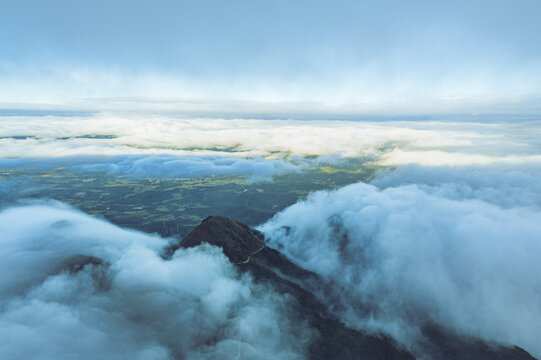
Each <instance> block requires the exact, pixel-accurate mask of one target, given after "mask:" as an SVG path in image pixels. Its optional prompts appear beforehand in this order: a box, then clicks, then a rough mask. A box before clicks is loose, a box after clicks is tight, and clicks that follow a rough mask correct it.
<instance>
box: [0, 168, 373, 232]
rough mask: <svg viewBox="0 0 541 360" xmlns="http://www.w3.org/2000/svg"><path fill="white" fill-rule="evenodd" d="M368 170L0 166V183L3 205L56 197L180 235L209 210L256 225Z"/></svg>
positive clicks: (126, 223) (122, 221)
mask: <svg viewBox="0 0 541 360" xmlns="http://www.w3.org/2000/svg"><path fill="white" fill-rule="evenodd" d="M375 170H376V168H375V167H373V166H371V165H370V163H367V162H365V161H363V160H361V159H352V160H349V161H347V162H344V163H341V165H340V166H329V165H325V166H321V167H315V168H311V169H307V170H304V171H302V172H299V173H288V174H282V175H277V176H275V177H274V178H273V180H272V181H268V182H257V183H247V182H245V180H244V179H245V176H241V175H225V176H206V177H199V178H184V179H181V178H130V177H119V176H117V175H110V174H107V173H104V172H89V171H83V170H77V169H70V168H55V169H49V170H39V169H35V168H18V169H10V170H0V184H2V183H3V184H4V186H3V189H4V193H3V199H2V206H6V205H9V204H13V203H16V202H18V201H20V200H21V199H36V198H39V199H55V200H59V201H62V202H65V203H68V204H70V205H72V206H74V207H76V208H78V209H81V210H82V211H84V212H86V213H89V214H93V215H96V216H100V217H104V218H106V219H108V220H109V221H111V222H113V223H115V224H118V225H120V226H123V227H130V228H134V229H138V230H142V231H145V232H151V233H152V232H156V233H159V234H160V235H162V236H181V237H182V236H184V235H185V234H187V233H188V232H189V231H190V230H191V229H192V228H193V227H194V226H196V225H197V224H199V222H200V221H201V220H202V219H203V218H205V217H206V216H208V215H211V214H214V215H225V216H228V217H231V218H234V219H237V220H240V221H242V222H244V223H247V224H249V225H257V224H259V223H262V222H264V221H265V220H267V219H269V218H270V217H271V216H273V215H274V214H275V213H276V212H277V211H280V210H282V209H283V208H285V207H287V206H289V205H291V204H293V203H295V202H296V201H297V200H299V199H303V198H305V197H306V196H307V195H308V194H309V193H310V192H313V191H316V190H323V189H334V188H338V187H342V186H344V185H347V184H351V183H354V182H358V181H365V182H366V181H369V180H370V179H371V177H373V175H374V172H375ZM6 189H8V190H6Z"/></svg>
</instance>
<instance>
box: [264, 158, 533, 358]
mask: <svg viewBox="0 0 541 360" xmlns="http://www.w3.org/2000/svg"><path fill="white" fill-rule="evenodd" d="M539 175H540V169H539V168H538V167H537V168H532V167H529V168H521V167H518V168H509V167H503V168H498V167H496V168H493V167H484V168H466V169H456V168H450V167H444V168H425V167H420V166H410V167H403V168H398V169H397V170H395V171H392V172H388V171H386V172H382V173H381V174H380V175H379V176H378V177H376V179H375V180H374V181H373V182H372V184H364V183H358V184H353V185H349V186H346V187H344V188H341V189H339V190H336V191H321V192H316V193H313V194H312V195H310V196H309V197H308V199H307V200H305V201H301V202H299V203H297V204H295V205H293V206H291V207H289V208H287V209H285V210H284V211H282V212H280V213H278V214H277V215H276V216H275V217H274V218H273V219H271V220H270V221H268V222H267V223H265V224H263V225H261V226H260V230H262V231H263V232H264V234H265V235H266V237H267V239H268V243H269V244H270V245H271V246H273V247H275V248H278V249H280V250H281V251H282V252H284V253H285V254H286V255H287V256H288V257H289V258H290V259H292V260H293V261H294V262H295V263H297V264H299V265H300V266H302V267H305V268H307V269H308V270H311V271H313V272H315V273H317V274H318V275H320V276H321V277H322V278H323V279H324V280H325V282H326V283H327V284H328V289H330V290H327V291H326V292H321V293H319V296H320V297H321V298H322V299H323V301H324V302H326V303H327V305H328V306H329V308H330V309H332V311H333V312H334V313H335V314H337V315H338V316H339V317H340V318H341V319H342V321H344V322H345V323H346V324H348V325H350V326H353V327H355V328H359V329H365V330H369V331H376V332H378V331H383V332H384V333H387V334H390V335H391V336H393V337H394V338H395V339H397V340H399V341H400V342H402V343H403V344H405V345H406V346H408V347H410V348H411V349H413V350H414V351H415V347H416V344H419V343H420V342H421V341H422V335H421V333H422V329H423V327H424V326H425V325H428V324H437V325H439V326H441V327H443V328H444V329H448V330H451V331H453V332H456V333H458V334H460V335H468V336H475V337H480V338H482V339H485V340H488V341H496V342H501V343H505V344H515V345H519V346H521V347H524V348H525V349H527V350H528V351H530V352H531V353H532V354H533V355H534V356H540V355H541V347H540V346H539V341H538V339H539V333H541V325H540V324H541V303H540V302H539V299H540V298H541V262H540V261H539V254H541V198H540V195H539V194H540V190H541V189H540V185H539V180H538V179H539Z"/></svg>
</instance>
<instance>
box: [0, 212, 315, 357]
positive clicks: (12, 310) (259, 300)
mask: <svg viewBox="0 0 541 360" xmlns="http://www.w3.org/2000/svg"><path fill="white" fill-rule="evenodd" d="M0 227H1V228H2V234H1V235H0V243H1V247H0V257H1V259H2V261H1V263H0V272H1V273H2V274H3V275H2V276H1V277H0V307H1V308H2V312H1V313H0V336H1V337H2V339H4V341H3V342H2V344H1V345H0V357H2V358H24V359H70V358H73V357H74V356H75V357H77V358H81V359H103V358H109V359H172V358H185V359H221V358H228V357H231V356H234V355H235V354H237V355H238V356H241V357H243V358H258V359H260V358H268V359H296V358H301V357H302V354H303V352H304V350H305V345H306V344H307V341H308V339H309V336H310V332H309V331H308V330H306V329H305V328H303V326H302V324H300V323H295V320H294V316H293V315H292V314H288V308H287V302H286V301H285V300H284V299H282V298H280V297H279V296H278V295H276V294H275V293H274V292H272V291H271V290H269V289H266V288H264V287H262V286H258V285H254V283H252V281H251V280H250V278H248V277H241V276H240V275H239V274H238V273H237V272H236V270H235V269H234V267H233V266H232V265H231V263H229V261H228V260H227V258H226V257H225V256H224V255H223V254H222V252H221V250H219V249H217V248H213V247H210V246H201V247H198V248H194V249H189V250H180V251H177V253H176V254H175V256H174V257H173V258H172V259H171V260H167V261H166V260H163V259H162V258H161V257H160V256H159V252H160V250H161V249H162V248H163V246H164V245H166V241H165V240H164V239H162V238H159V237H157V236H150V235H147V234H143V233H139V232H135V231H131V230H124V229H121V228H118V227H116V226H113V225H111V224H109V223H106V222H104V221H102V220H98V219H96V218H93V217H89V216H87V215H84V214H82V213H79V212H77V211H75V210H73V209H71V208H67V207H66V206H64V205H61V204H57V203H48V204H34V205H26V206H21V207H15V208H9V209H5V210H3V211H2V212H1V213H0ZM195 269H197V271H194V270H195Z"/></svg>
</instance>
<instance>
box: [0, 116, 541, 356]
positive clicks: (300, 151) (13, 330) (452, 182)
mask: <svg viewBox="0 0 541 360" xmlns="http://www.w3.org/2000/svg"><path fill="white" fill-rule="evenodd" d="M2 125H3V126H2V127H1V128H0V158H1V160H0V166H1V167H2V168H3V169H8V170H9V169H15V168H18V167H26V168H40V167H41V168H52V167H59V166H69V167H73V168H77V169H82V170H84V171H104V172H107V173H109V174H113V175H118V176H135V177H175V178H177V177H178V178H183V177H196V176H207V175H220V174H240V175H244V176H245V177H246V179H247V181H261V180H265V181H272V177H273V175H275V174H282V173H286V172H298V171H303V170H304V169H306V168H309V167H312V166H317V165H318V164H322V163H335V162H339V161H341V160H342V159H347V158H364V159H367V161H370V162H371V163H372V164H374V165H376V166H377V167H380V170H379V172H378V173H377V175H376V177H375V178H374V179H373V180H372V181H371V183H370V184H365V183H358V184H352V185H349V186H346V187H344V188H342V189H338V190H335V191H322V192H317V193H314V194H311V195H310V196H309V197H308V199H306V200H304V201H300V202H298V203H297V204H295V205H293V206H291V207H289V208H287V209H285V210H283V211H281V212H280V213H278V214H277V215H276V216H275V217H274V218H272V219H270V220H269V221H268V222H267V223H265V224H262V225H261V226H260V229H261V230H262V231H263V232H264V233H265V235H266V237H267V241H268V244H269V245H270V246H272V247H276V248H278V249H280V250H281V251H283V252H284V253H285V254H286V255H287V256H288V257H289V258H290V259H291V260H292V261H294V262H295V263H297V264H298V265H300V266H302V267H305V268H307V269H309V270H311V271H313V272H315V273H317V274H318V275H319V276H321V278H322V279H323V280H324V281H325V283H326V286H325V289H326V290H325V291H324V292H321V293H319V294H318V296H319V297H320V298H321V299H322V301H324V302H325V303H326V304H327V305H328V306H329V309H330V310H331V311H332V312H333V313H334V314H336V315H337V316H338V317H339V318H340V319H341V320H342V321H343V322H344V323H346V324H347V325H349V326H352V327H354V328H359V329H364V330H368V331H374V332H380V331H381V332H384V333H387V334H389V335H391V336H393V337H394V338H395V339H397V340H398V341H399V342H401V343H402V344H404V345H405V346H407V347H409V348H410V349H412V350H413V351H416V350H417V348H416V346H417V345H416V344H419V343H420V342H421V341H422V340H421V339H422V336H423V335H422V329H423V327H424V326H425V325H427V324H437V325H439V326H441V327H443V328H445V329H447V330H450V331H453V332H455V333H458V334H462V335H468V336H476V337H480V338H482V339H485V340H488V341H496V342H502V343H505V344H516V345H519V346H521V347H524V348H525V349H526V350H528V351H530V352H531V353H532V354H533V355H535V356H541V347H540V346H539V343H538V334H539V333H541V327H540V325H539V324H541V302H540V301H539V299H541V265H540V264H541V262H540V261H539V254H541V182H540V181H539V179H540V178H541V142H539V138H541V123H539V122H536V121H518V120H517V121H513V119H510V120H509V121H501V122H498V123H494V122H492V123H491V122H459V121H454V122H453V121H383V122H376V121H372V122H369V121H358V122H357V121H315V120H314V121H295V120H291V121H283V120H241V119H239V120H225V119H183V118H172V117H166V116H154V117H143V116H120V115H114V116H113V115H107V114H97V115H91V116H87V117H32V116H27V117H24V116H23V117H20V116H18V117H3V118H2ZM24 184H25V182H24V179H20V178H7V179H1V180H0V195H1V194H2V193H5V194H8V193H10V192H11V190H12V189H13V188H14V187H21V186H23V187H24V186H25V185H24ZM0 227H1V228H2V232H1V233H0V238H1V240H0V241H2V247H1V248H0V257H1V259H2V261H1V262H0V270H2V273H3V274H6V275H5V276H3V277H2V278H1V279H0V285H1V291H0V294H1V299H0V301H1V303H0V309H1V312H0V335H1V336H2V337H3V338H6V339H9V341H7V342H4V346H3V347H2V348H1V349H0V355H1V356H0V357H8V358H9V357H21V356H22V357H24V358H38V354H41V355H42V356H41V357H39V358H62V357H61V356H63V354H64V355H65V354H68V355H66V356H67V357H68V358H69V357H70V356H69V355H70V354H71V355H73V354H75V353H77V354H87V355H88V357H89V358H91V357H92V355H91V354H90V353H89V352H90V350H91V348H93V349H95V348H96V344H99V347H100V348H101V349H103V354H109V355H110V354H112V353H114V354H119V352H121V353H122V354H127V356H128V355H129V357H130V358H138V357H140V358H145V359H146V358H157V359H162V358H164V359H167V358H169V357H179V356H180V357H187V358H194V359H199V358H213V357H214V358H220V357H223V356H222V354H224V353H226V352H227V353H228V354H231V353H234V352H235V351H236V352H237V353H238V352H241V353H242V354H244V356H247V357H250V356H252V355H253V356H255V354H259V355H260V356H262V355H261V354H264V355H265V356H266V355H268V357H269V358H297V357H299V356H302V354H303V352H304V351H305V345H306V343H307V342H308V340H307V339H309V337H310V331H309V330H306V329H305V328H303V327H302V326H301V325H299V324H296V323H295V321H294V320H288V319H290V318H288V315H287V313H288V306H287V303H285V302H284V300H283V299H280V298H279V297H277V295H276V294H274V293H273V292H272V291H270V290H269V289H264V288H261V287H260V286H257V285H255V284H254V283H253V282H252V281H251V280H250V279H249V278H246V277H241V276H239V275H238V274H237V273H236V272H235V270H234V268H233V267H232V265H231V264H229V262H228V261H227V260H226V258H225V257H224V256H223V255H222V254H221V253H220V251H219V250H217V249H214V248H210V247H203V248H197V249H192V250H182V251H180V252H179V253H178V254H177V255H175V257H174V258H173V259H171V260H169V261H167V260H163V259H162V258H161V257H160V256H159V254H160V250H161V249H162V248H163V246H164V244H166V243H167V241H166V240H164V239H160V238H158V237H156V236H151V235H146V234H141V233H138V232H134V231H131V230H125V229H120V228H117V227H115V226H113V225H111V224H108V223H106V222H103V221H101V220H98V219H95V218H92V217H89V216H87V215H84V214H81V213H79V212H77V211H76V210H74V209H70V208H66V207H65V206H63V205H59V204H56V203H53V204H51V203H48V204H31V205H22V206H19V207H14V208H8V209H4V210H3V211H2V212H1V213H0ZM81 254H82V255H87V256H95V257H97V258H100V259H103V263H102V264H101V265H99V264H89V265H86V266H84V267H83V268H82V269H81V270H80V271H73V270H70V268H69V266H68V267H66V261H68V262H69V261H70V260H69V259H72V258H73V257H74V256H77V255H81ZM62 264H64V265H62ZM194 268H197V269H198V271H193V269H194ZM306 285H307V286H309V284H306ZM172 314H175V315H174V316H172ZM38 333H39V334H41V335H38ZM43 333H44V334H45V335H43ZM81 334H83V335H81ZM262 334H265V335H262ZM291 334H296V335H297V334H302V336H301V339H304V340H302V341H298V338H297V339H296V340H295V341H294V342H293V341H291V339H292V338H293V336H292V335H291ZM297 336H298V335H297ZM66 339H67V340H66ZM59 344H62V345H59ZM43 349H45V350H43ZM60 349H61V350H60ZM85 349H88V352H87V351H85ZM119 349H120V350H119ZM39 351H42V352H41V353H40V352H39ZM103 354H102V355H103ZM250 354H252V355H250ZM94 355H95V354H94ZM98 355H99V354H98ZM81 356H83V355H81ZM118 356H120V355H118Z"/></svg>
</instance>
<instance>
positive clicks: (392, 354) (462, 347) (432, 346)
mask: <svg viewBox="0 0 541 360" xmlns="http://www.w3.org/2000/svg"><path fill="white" fill-rule="evenodd" d="M203 243H208V244H211V245H214V246H218V247H220V248H222V250H223V252H224V254H225V255H226V256H227V257H228V258H229V260H230V261H231V262H232V263H234V264H235V265H236V266H237V268H238V270H239V271H240V272H246V273H249V274H250V275H251V276H252V278H253V279H254V281H255V282H256V283H260V284H264V285H266V286H269V287H271V288H273V289H274V290H275V291H276V292H278V293H279V294H282V295H283V296H285V297H287V298H288V299H292V301H291V306H290V307H291V312H292V314H291V318H292V319H296V321H302V322H303V323H306V324H309V326H310V327H311V328H312V329H313V330H314V334H315V335H314V336H313V340H312V342H311V344H310V346H309V349H308V358H309V359H315V360H319V359H322V360H323V359H389V360H392V359H408V360H409V359H434V360H440V359H441V360H443V359H456V360H470V359H471V360H484V359H486V360H488V359H491V360H493V359H502V360H503V359H508V360H531V359H534V358H533V357H532V356H531V355H530V354H528V353H527V352H526V351H525V350H523V349H521V348H519V347H516V346H514V347H509V346H503V345H500V344H492V343H487V342H484V341H482V340H481V339H477V338H469V337H464V336H459V335H456V334H454V333H452V332H451V331H449V330H446V329H442V328H440V327H438V326H436V325H434V324H427V325H426V326H425V327H424V328H423V329H422V333H423V341H422V343H420V344H417V345H416V346H415V350H413V351H412V350H407V349H405V348H404V347H403V346H401V345H400V344H398V343H396V342H395V341H394V340H393V339H391V338H390V337H388V336H386V335H384V334H368V333H364V332H362V331H358V330H355V329H352V328H349V327H347V326H346V325H345V324H343V323H342V322H340V321H339V320H338V319H337V318H336V317H334V316H333V315H332V314H331V313H330V312H329V311H328V310H327V309H326V307H325V305H324V304H323V303H322V302H321V301H319V300H318V298H317V296H316V295H314V289H319V290H320V291H322V292H324V291H325V288H326V287H328V286H332V285H329V284H325V283H324V282H323V281H322V280H321V279H320V278H319V277H318V276H317V275H316V274H314V273H312V272H310V271H307V270H305V269H302V268H300V267H298V266H297V265H295V264H294V263H292V262H291V261H290V260H289V259H287V258H286V257H285V256H284V255H283V254H282V253H280V252H279V251H277V250H275V249H272V248H269V247H267V246H266V245H265V242H264V236H263V234H262V233H261V232H259V231H257V230H255V229H252V228H250V227H249V226H247V225H245V224H243V223H241V222H239V221H235V220H231V219H229V218H227V217H224V216H209V217H207V218H205V219H204V220H203V221H202V222H201V224H200V225H198V226H197V227H196V228H195V229H193V231H192V232H191V233H189V234H188V235H187V236H186V237H185V238H184V239H183V240H182V241H181V242H180V243H179V244H177V245H175V246H174V247H172V248H171V249H169V251H170V253H173V252H174V251H175V250H176V249H178V248H189V247H194V246H198V245H201V244H203Z"/></svg>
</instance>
